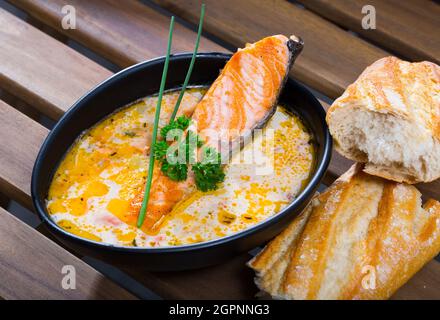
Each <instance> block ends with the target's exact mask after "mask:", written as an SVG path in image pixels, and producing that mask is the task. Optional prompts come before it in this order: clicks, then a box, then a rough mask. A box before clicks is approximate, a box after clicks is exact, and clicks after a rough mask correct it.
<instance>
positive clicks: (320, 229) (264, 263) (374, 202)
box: [249, 164, 440, 299]
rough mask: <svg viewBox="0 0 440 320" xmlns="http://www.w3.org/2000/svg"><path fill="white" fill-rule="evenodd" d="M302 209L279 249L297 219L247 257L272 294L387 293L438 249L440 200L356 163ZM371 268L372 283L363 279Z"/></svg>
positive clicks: (376, 295)
mask: <svg viewBox="0 0 440 320" xmlns="http://www.w3.org/2000/svg"><path fill="white" fill-rule="evenodd" d="M309 211H310V212H309V213H308V215H309V217H308V219H307V223H306V224H305V227H303V229H302V231H301V232H298V233H297V234H296V236H295V237H291V238H290V240H289V241H290V245H289V246H287V247H283V248H284V250H283V251H282V252H281V251H278V250H279V248H280V247H279V244H280V243H282V241H281V240H280V238H284V239H286V237H287V234H288V233H289V232H290V234H292V230H293V229H294V228H295V227H294V226H295V225H296V226H297V225H298V221H295V222H293V223H292V225H291V226H289V228H288V229H286V230H290V231H289V232H287V231H286V232H284V233H283V234H281V235H280V236H279V237H280V238H275V240H273V241H272V242H271V243H270V244H269V245H268V246H267V247H266V249H264V250H263V251H262V252H261V253H260V255H259V257H260V258H256V259H254V260H253V262H251V263H250V264H249V266H250V267H252V268H254V267H255V269H256V271H257V278H256V283H257V285H258V286H259V288H260V289H261V290H263V291H265V292H267V293H269V294H270V295H272V297H274V298H284V299H386V298H389V297H391V296H392V295H393V294H394V292H395V291H396V290H397V289H398V288H400V287H401V286H402V285H403V284H404V283H406V282H407V281H408V280H409V279H410V278H411V277H412V276H413V275H414V274H415V273H416V272H417V271H418V270H420V269H421V268H422V267H423V265H424V264H426V263H427V262H429V261H430V260H431V259H432V258H433V257H435V256H436V255H437V254H438V253H439V251H440V202H438V201H436V200H433V199H430V200H428V201H427V202H426V203H425V205H423V206H422V205H421V194H420V192H419V191H418V190H417V189H416V188H415V187H413V186H411V185H408V184H402V183H396V182H391V181H387V180H385V179H382V178H378V177H374V176H371V175H368V174H366V173H364V172H363V167H362V165H360V164H356V165H354V166H353V167H352V168H351V169H350V170H349V171H348V172H347V173H345V174H344V175H343V176H341V177H340V178H339V179H338V180H337V181H336V182H335V183H334V184H333V185H332V186H331V187H330V188H328V189H327V190H326V191H325V192H324V193H322V194H320V195H319V196H317V197H316V198H315V200H314V201H313V203H312V204H311V206H310V207H309ZM286 248H288V249H287V250H286ZM261 257H264V259H262V258H261ZM271 257H272V258H273V259H271ZM255 261H257V262H258V263H255ZM277 264H278V265H281V268H279V267H278V266H277ZM366 268H367V269H366ZM261 270H264V272H261ZM370 271H371V272H374V278H375V280H374V288H370V287H368V286H365V279H366V278H365V277H366V275H367V273H368V272H370Z"/></svg>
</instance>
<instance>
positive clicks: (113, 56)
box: [9, 0, 224, 67]
mask: <svg viewBox="0 0 440 320" xmlns="http://www.w3.org/2000/svg"><path fill="white" fill-rule="evenodd" d="M9 2H11V3H12V4H14V5H16V6H18V7H19V8H21V9H23V10H26V12H28V13H29V14H30V15H32V16H33V17H34V18H36V19H39V20H40V21H42V22H43V23H46V24H48V25H50V26H51V27H52V28H55V29H57V30H58V31H60V32H62V33H64V34H65V35H67V36H69V37H71V38H72V39H75V40H76V41H78V42H80V43H82V44H83V45H85V46H87V47H88V48H91V49H92V50H94V51H96V52H98V53H99V54H100V55H102V56H103V57H106V58H107V59H109V60H111V61H112V62H114V63H116V64H118V65H120V66H122V67H126V66H129V65H132V64H133V63H136V62H139V61H143V60H147V59H151V58H155V57H157V56H163V55H164V53H165V52H166V45H167V41H166V39H167V36H168V25H169V18H168V17H166V16H164V15H161V14H159V13H158V12H156V11H154V10H153V9H151V8H149V7H147V6H145V5H142V4H141V3H140V2H139V1H136V0H124V1H120V0H100V1H82V0H68V1H67V0H51V1H46V0H9ZM66 4H69V5H72V6H74V7H75V9H76V17H77V29H75V30H73V29H68V30H65V29H63V28H62V27H61V23H60V21H61V19H62V17H63V13H62V12H61V8H62V7H63V6H64V5H66ZM195 37H196V35H195V33H194V32H192V31H191V30H189V29H187V28H186V27H183V26H182V25H181V24H179V23H177V24H176V25H175V28H174V33H173V52H183V51H192V50H193V49H194V41H195ZM200 51H224V49H223V48H222V47H221V46H219V45H217V44H215V43H214V42H212V41H210V40H208V39H206V38H205V39H203V40H202V41H201V43H200Z"/></svg>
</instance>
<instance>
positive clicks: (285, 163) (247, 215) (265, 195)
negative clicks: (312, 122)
mask: <svg viewBox="0 0 440 320" xmlns="http://www.w3.org/2000/svg"><path fill="white" fill-rule="evenodd" d="M205 91H206V90H205V89H204V88H192V89H189V90H187V91H186V92H185V96H184V99H183V101H182V104H181V107H180V108H179V114H184V115H186V116H188V117H190V116H191V113H192V111H193V110H194V107H195V105H196V104H197V102H198V101H199V100H200V99H201V98H202V96H203V94H204V93H205ZM178 94H179V92H178V91H177V92H168V93H166V94H165V95H164V98H163V101H162V112H161V121H160V126H164V125H166V124H167V121H168V119H169V117H170V115H171V113H172V110H173V107H174V104H175V102H176V99H177V97H178ZM156 102H157V97H156V96H151V97H147V98H144V99H142V100H140V101H138V102H136V103H134V104H132V105H129V106H127V107H124V108H122V109H120V110H118V111H117V112H116V113H114V114H111V115H110V116H108V117H107V118H106V119H104V120H103V121H102V122H100V123H99V124H97V125H96V126H94V127H93V128H91V129H90V130H88V131H87V132H85V133H84V134H83V135H82V136H81V137H80V138H79V139H78V140H77V141H76V142H75V143H74V145H73V146H72V148H71V149H70V150H69V152H68V153H67V155H66V156H65V158H64V160H63V161H62V162H61V164H60V166H59V168H58V169H57V171H56V173H55V175H54V178H53V181H52V184H51V187H50V190H49V194H48V198H47V208H48V211H49V213H50V215H51V218H52V219H53V220H54V221H55V222H56V223H57V224H58V225H59V226H61V227H62V228H64V229H65V230H67V231H69V232H71V233H73V234H76V235H78V236H80V237H83V238H87V239H91V240H94V241H102V242H105V243H109V244H113V245H117V246H138V247H163V246H176V245H183V244H189V243H195V242H203V241H208V240H212V239H216V238H220V237H225V236H228V235H231V234H233V233H236V232H239V231H242V230H245V229H247V228H249V227H251V226H253V225H255V224H257V223H259V222H261V221H263V220H265V219H267V218H269V217H271V216H273V215H275V214H276V213H278V212H279V211H280V210H281V209H283V208H284V207H285V206H286V205H287V204H289V203H290V202H291V201H292V200H293V199H294V198H295V197H296V196H297V195H298V194H299V193H300V192H301V190H302V188H303V187H304V185H305V184H306V183H307V182H308V179H309V175H310V172H311V171H312V170H313V165H314V147H313V144H312V143H311V140H312V137H311V135H310V133H309V132H308V131H307V130H306V128H305V127H304V126H303V124H302V122H301V120H300V119H299V118H298V117H297V116H296V115H293V114H291V113H289V112H287V111H286V109H284V108H283V107H281V106H279V107H278V108H277V110H276V112H275V114H274V116H273V117H272V118H271V120H270V121H269V122H268V123H267V125H266V127H265V130H264V131H263V132H255V134H254V139H252V141H249V143H247V144H246V145H245V147H244V148H243V149H242V150H241V151H240V152H237V153H235V154H234V155H233V156H232V158H231V159H230V163H228V164H227V165H226V167H225V169H224V173H225V175H226V177H225V179H224V182H223V183H222V184H221V185H220V186H219V188H218V189H217V190H215V191H209V192H202V191H199V190H198V191H195V192H193V193H192V194H191V195H190V196H189V197H187V198H185V199H184V200H182V201H181V202H179V203H178V204H177V205H176V206H175V207H174V209H173V211H172V212H171V214H169V215H168V216H167V217H166V219H165V220H164V221H163V222H162V223H161V227H160V228H159V230H158V231H157V232H155V233H154V234H152V233H146V232H145V230H143V229H138V228H137V227H136V216H133V214H129V208H130V203H131V201H132V200H133V198H134V197H135V196H136V195H137V194H139V192H142V190H143V187H144V185H145V181H146V178H147V171H148V170H147V169H148V154H149V148H150V141H151V132H152V126H153V118H154V112H155V107H156ZM153 183H154V181H153Z"/></svg>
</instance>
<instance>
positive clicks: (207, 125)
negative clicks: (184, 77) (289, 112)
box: [128, 35, 303, 234]
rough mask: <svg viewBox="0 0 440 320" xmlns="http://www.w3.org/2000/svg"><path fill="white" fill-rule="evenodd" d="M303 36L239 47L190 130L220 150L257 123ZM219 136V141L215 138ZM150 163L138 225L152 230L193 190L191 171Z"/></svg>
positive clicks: (136, 201) (269, 108) (137, 200)
mask: <svg viewBox="0 0 440 320" xmlns="http://www.w3.org/2000/svg"><path fill="white" fill-rule="evenodd" d="M302 47H303V42H302V40H301V39H299V38H298V37H296V36H291V37H290V38H288V37H286V36H284V35H274V36H270V37H266V38H264V39H262V40H260V41H257V42H255V43H253V44H247V45H246V47H245V48H243V49H238V51H237V52H236V53H235V54H234V55H232V57H231V59H230V60H229V61H228V62H227V63H226V65H225V67H224V68H223V70H222V71H221V73H220V75H219V77H218V78H217V79H216V80H215V81H214V83H213V84H212V85H211V87H210V88H209V89H208V91H207V92H206V94H205V95H204V96H203V98H202V99H201V100H200V102H199V103H198V104H197V105H196V107H195V109H194V112H193V115H192V118H191V125H190V128H189V129H190V130H194V131H195V132H196V133H197V134H198V135H199V136H200V137H201V138H202V140H203V141H204V143H205V145H207V146H210V147H212V148H215V149H216V150H218V151H219V152H221V151H220V150H219V146H220V145H221V143H224V142H227V143H228V142H229V143H235V142H237V141H239V140H240V139H241V138H242V137H243V136H244V135H245V134H246V132H251V131H252V130H254V129H256V128H261V127H263V126H264V124H265V123H266V122H267V121H268V120H269V119H270V117H271V116H272V115H273V113H274V112H275V110H276V106H277V103H278V98H279V95H280V93H281V90H282V88H283V86H284V83H285V81H286V80H287V77H288V74H289V71H290V68H291V66H292V64H293V62H294V60H295V58H296V57H297V56H298V54H299V53H300V52H301V50H302ZM220 140H221V141H220ZM158 167H160V166H158V165H155V170H154V173H153V179H152V186H151V190H150V198H149V202H148V206H147V210H146V216H145V220H144V223H143V225H142V227H141V229H142V230H143V231H144V232H146V233H150V234H151V233H155V232H157V231H158V230H159V229H160V226H161V223H162V222H163V221H164V219H165V217H166V216H167V215H168V214H169V213H170V212H171V211H172V209H173V208H174V206H175V205H176V204H177V203H178V202H180V201H181V200H183V199H185V198H186V197H187V196H188V195H189V194H191V193H192V192H193V191H194V190H195V180H194V176H193V174H192V173H191V171H190V170H189V171H188V178H187V179H186V180H185V181H173V180H171V179H170V178H169V177H168V176H166V175H165V174H164V173H163V172H162V171H161V170H160V168H158ZM143 198H144V192H143V190H140V191H139V193H138V194H137V195H136V196H135V197H134V198H133V199H132V201H131V204H130V208H129V214H128V216H131V218H132V219H130V220H132V221H133V220H136V218H137V216H138V215H139V211H140V208H141V206H142V201H143Z"/></svg>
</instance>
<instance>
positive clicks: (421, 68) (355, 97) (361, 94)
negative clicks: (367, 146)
mask: <svg viewBox="0 0 440 320" xmlns="http://www.w3.org/2000/svg"><path fill="white" fill-rule="evenodd" d="M359 109H362V110H364V111H366V112H371V113H375V114H382V115H385V116H386V117H387V119H388V120H389V121H390V122H395V121H398V120H399V121H400V120H404V121H405V123H406V124H407V125H408V126H411V128H415V127H418V128H421V129H422V130H423V132H428V135H429V136H431V137H432V139H433V140H434V141H435V143H436V144H440V67H439V66H438V65H436V64H435V63H432V62H428V61H423V62H417V63H410V62H407V61H403V60H400V59H398V58H396V57H386V58H382V59H380V60H378V61H376V62H375V63H373V64H372V65H371V66H369V67H367V68H366V69H365V70H364V71H363V72H362V74H361V75H360V76H359V78H358V79H357V80H356V81H355V82H354V83H353V84H351V85H349V86H348V88H347V89H346V91H345V92H344V94H343V95H342V96H341V97H339V98H338V99H336V100H335V101H334V103H333V104H332V105H331V107H330V109H329V110H328V113H327V117H326V120H327V123H328V124H329V127H330V132H331V134H332V136H333V138H334V139H335V148H336V150H337V151H338V152H339V153H341V154H342V155H343V156H345V157H347V158H349V159H351V160H354V161H359V162H363V163H367V166H366V171H367V172H368V173H370V174H373V175H377V176H380V177H385V178H387V179H390V180H393V181H396V182H406V183H411V184H412V183H417V182H430V181H433V180H435V179H437V178H439V177H440V169H435V172H430V174H428V175H422V174H421V173H414V174H409V172H402V168H401V167H400V168H399V166H398V165H395V164H389V163H381V162H377V161H376V163H373V162H372V160H371V159H369V157H368V154H362V153H361V152H359V151H358V150H353V149H350V148H347V146H346V145H344V142H343V141H341V137H342V136H341V135H342V133H340V132H338V129H337V128H338V120H337V119H336V118H337V117H336V116H335V115H336V114H338V112H341V111H344V112H345V114H346V115H347V114H349V113H348V112H352V111H353V112H354V111H355V110H359ZM368 125H369V124H368V123H366V124H365V126H368ZM405 142H406V143H408V144H407V145H405V146H402V149H403V150H404V151H403V152H405V151H409V150H410V149H411V148H412V147H411V146H412V145H414V146H417V143H418V141H416V138H415V139H414V141H405ZM405 142H404V143H405ZM405 147H406V149H405ZM426 152H434V151H432V150H429V151H426ZM436 154H437V153H436ZM402 162H403V160H402ZM428 166H429V164H428ZM435 167H436V168H438V167H439V166H438V165H436V166H435ZM437 171H439V172H437Z"/></svg>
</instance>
